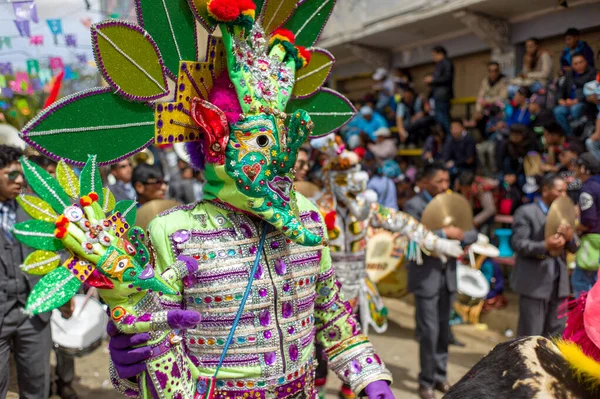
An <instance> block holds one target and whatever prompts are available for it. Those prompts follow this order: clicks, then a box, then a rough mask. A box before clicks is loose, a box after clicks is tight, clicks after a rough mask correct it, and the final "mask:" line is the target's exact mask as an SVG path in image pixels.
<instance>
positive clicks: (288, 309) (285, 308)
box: [281, 302, 294, 319]
mask: <svg viewBox="0 0 600 399" xmlns="http://www.w3.org/2000/svg"><path fill="white" fill-rule="evenodd" d="M293 313H294V311H293V308H292V304H291V303H290V302H284V303H283V305H281V314H282V315H283V318H284V319H287V318H288V317H290V316H292V314H293Z"/></svg>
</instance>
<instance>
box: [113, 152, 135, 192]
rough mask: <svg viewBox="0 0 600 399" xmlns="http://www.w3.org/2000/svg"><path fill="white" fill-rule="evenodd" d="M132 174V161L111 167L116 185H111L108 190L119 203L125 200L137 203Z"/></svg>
mask: <svg viewBox="0 0 600 399" xmlns="http://www.w3.org/2000/svg"><path fill="white" fill-rule="evenodd" d="M132 173H133V168H132V167H131V161H130V160H129V159H125V160H123V161H121V162H118V163H116V164H114V165H111V166H110V174H111V175H113V177H114V178H115V180H116V183H115V184H113V185H110V186H109V187H108V188H109V189H110V191H111V192H112V193H113V195H114V196H115V200H116V201H117V202H119V201H124V200H133V201H135V199H136V194H135V189H134V188H133V185H132V184H131V175H132Z"/></svg>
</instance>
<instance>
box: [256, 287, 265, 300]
mask: <svg viewBox="0 0 600 399" xmlns="http://www.w3.org/2000/svg"><path fill="white" fill-rule="evenodd" d="M258 294H259V295H260V296H261V297H263V298H264V297H266V296H267V289H266V288H261V289H260V290H259V291H258Z"/></svg>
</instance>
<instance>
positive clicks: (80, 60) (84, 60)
mask: <svg viewBox="0 0 600 399" xmlns="http://www.w3.org/2000/svg"><path fill="white" fill-rule="evenodd" d="M76 56H77V62H78V63H79V64H80V65H85V64H87V54H85V53H81V54H77V55H76Z"/></svg>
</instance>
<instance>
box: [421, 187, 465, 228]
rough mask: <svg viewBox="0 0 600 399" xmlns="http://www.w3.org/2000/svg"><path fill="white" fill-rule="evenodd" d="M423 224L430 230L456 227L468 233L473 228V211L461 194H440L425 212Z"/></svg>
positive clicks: (422, 218)
mask: <svg viewBox="0 0 600 399" xmlns="http://www.w3.org/2000/svg"><path fill="white" fill-rule="evenodd" d="M421 223H423V224H424V225H425V226H426V227H427V228H428V229H429V230H439V229H441V228H444V227H448V226H454V227H458V228H459V229H461V230H463V231H468V230H471V229H472V228H473V209H472V206H471V204H470V203H469V201H468V200H467V199H466V198H465V197H464V196H462V195H461V194H458V193H444V194H438V195H436V196H435V198H434V199H432V200H431V202H429V204H428V205H427V207H426V208H425V210H424V211H423V215H422V216H421Z"/></svg>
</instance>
